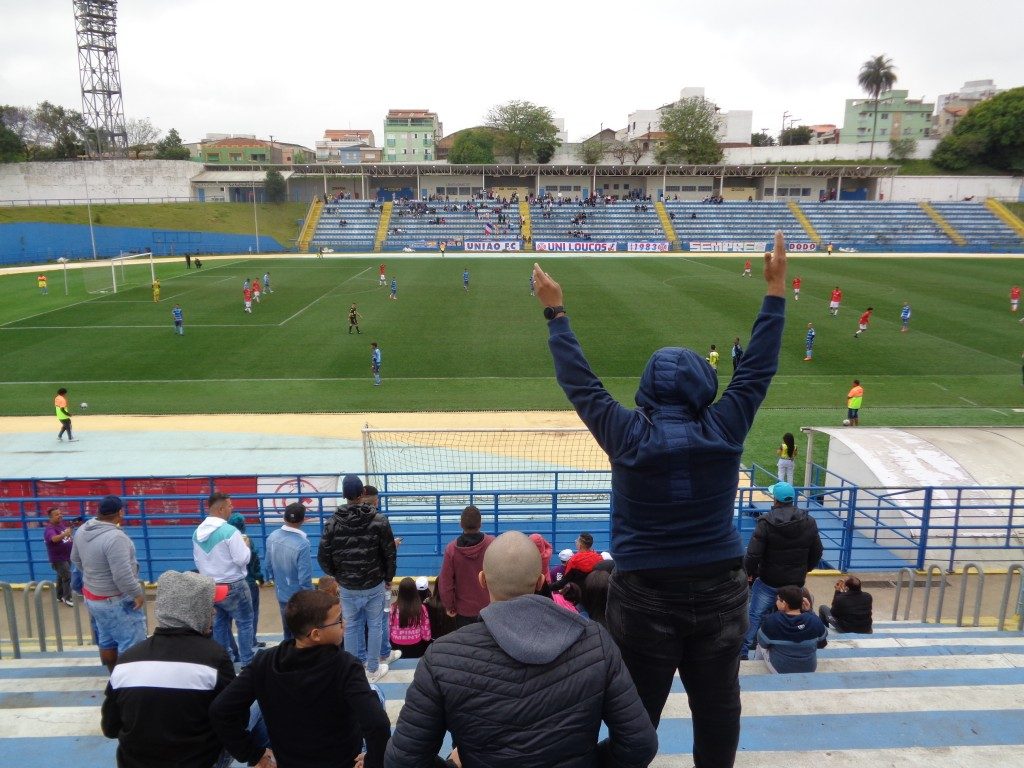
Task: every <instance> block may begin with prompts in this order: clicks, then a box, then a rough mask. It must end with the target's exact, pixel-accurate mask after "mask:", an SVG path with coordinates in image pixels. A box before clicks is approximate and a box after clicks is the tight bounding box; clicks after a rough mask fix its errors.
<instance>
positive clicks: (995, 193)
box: [879, 176, 1024, 201]
mask: <svg viewBox="0 0 1024 768" xmlns="http://www.w3.org/2000/svg"><path fill="white" fill-rule="evenodd" d="M879 188H880V189H881V190H882V191H883V192H884V193H885V199H886V200H938V201H946V200H963V199H964V198H965V197H970V196H972V195H973V196H974V197H975V198H976V199H983V198H986V197H998V198H1000V199H1001V200H1024V178H1022V177H1020V176H897V177H895V178H894V179H884V180H883V179H880V180H879Z"/></svg>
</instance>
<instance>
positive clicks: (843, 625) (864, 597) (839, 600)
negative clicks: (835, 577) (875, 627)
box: [818, 576, 872, 635]
mask: <svg viewBox="0 0 1024 768" xmlns="http://www.w3.org/2000/svg"><path fill="white" fill-rule="evenodd" d="M818 615H819V616H820V617H821V620H822V621H823V622H825V624H827V625H828V626H830V627H832V628H833V629H835V630H836V631H837V632H852V633H854V634H861V635H870V634H871V632H872V629H871V621H872V616H871V593H870V592H865V591H863V590H862V589H861V583H860V579H858V578H857V577H856V576H850V577H848V578H846V579H840V580H839V581H837V582H836V591H835V594H834V595H833V596H832V607H831V608H829V607H828V606H827V605H823V606H821V607H820V608H818Z"/></svg>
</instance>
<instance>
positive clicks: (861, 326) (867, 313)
mask: <svg viewBox="0 0 1024 768" xmlns="http://www.w3.org/2000/svg"><path fill="white" fill-rule="evenodd" d="M874 311H875V308H874V307H868V308H867V309H866V310H864V314H863V315H861V316H860V320H858V321H857V332H856V333H855V334H853V338H855V339H856V338H860V335H861V334H862V333H864V331H866V330H867V329H868V323H870V322H871V313H872V312H874Z"/></svg>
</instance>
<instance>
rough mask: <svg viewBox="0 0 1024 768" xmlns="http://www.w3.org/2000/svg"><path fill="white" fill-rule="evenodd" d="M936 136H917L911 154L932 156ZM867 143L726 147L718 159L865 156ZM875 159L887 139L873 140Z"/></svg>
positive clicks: (747, 161) (748, 161) (884, 151)
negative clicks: (918, 137)
mask: <svg viewBox="0 0 1024 768" xmlns="http://www.w3.org/2000/svg"><path fill="white" fill-rule="evenodd" d="M938 144H939V142H938V139H919V140H918V142H917V150H916V151H915V152H914V154H913V155H911V157H913V158H915V159H918V160H926V159H927V158H929V157H931V156H932V152H934V151H935V147H937V146H938ZM869 156H871V144H870V143H868V144H804V145H801V146H794V147H730V148H728V149H726V150H725V157H724V158H723V160H722V162H723V163H725V164H726V165H756V164H757V163H809V162H826V161H828V162H831V161H841V162H844V163H848V162H849V161H851V160H853V161H857V160H867V159H868V157H869ZM874 157H875V159H884V158H887V157H889V142H887V141H877V142H875V152H874Z"/></svg>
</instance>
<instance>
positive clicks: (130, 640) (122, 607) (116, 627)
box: [85, 596, 146, 653]
mask: <svg viewBox="0 0 1024 768" xmlns="http://www.w3.org/2000/svg"><path fill="white" fill-rule="evenodd" d="M85 607H86V610H88V611H89V615H90V616H91V617H92V618H93V619H94V620H95V621H96V634H97V636H98V637H97V640H98V645H99V647H100V648H111V647H113V646H114V645H115V644H116V645H117V652H118V653H124V652H125V651H127V650H128V649H129V648H131V647H132V646H133V645H135V644H136V643H141V642H142V641H143V640H145V639H146V614H145V613H143V612H142V611H141V610H140V609H138V608H136V607H135V600H134V598H131V597H123V596H118V597H108V598H106V599H104V600H86V601H85Z"/></svg>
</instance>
